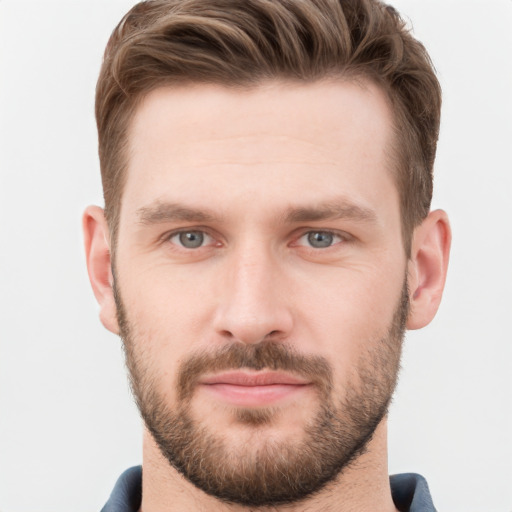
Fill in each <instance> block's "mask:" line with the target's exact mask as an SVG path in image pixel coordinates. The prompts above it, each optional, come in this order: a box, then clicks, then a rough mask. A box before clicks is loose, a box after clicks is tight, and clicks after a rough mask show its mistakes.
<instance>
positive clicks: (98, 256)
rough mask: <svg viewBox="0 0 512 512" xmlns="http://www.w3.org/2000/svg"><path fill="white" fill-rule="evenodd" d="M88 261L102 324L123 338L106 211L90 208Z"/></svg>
mask: <svg viewBox="0 0 512 512" xmlns="http://www.w3.org/2000/svg"><path fill="white" fill-rule="evenodd" d="M83 230H84V243H85V257H86V261H87V271H88V273H89V280H90V282H91V285H92V289H93V291H94V296H95V297H96V300H97V301H98V304H99V305H100V320H101V323H102V324H103V325H104V326H105V327H106V328H107V329H108V330H109V331H111V332H113V333H114V334H119V326H118V324H117V309H116V303H115V300H114V292H113V288H112V285H113V282H114V279H113V276H112V267H111V259H110V242H109V240H110V236H109V230H108V226H107V221H106V219H105V215H104V212H103V210H102V209H101V208H100V207H99V206H89V207H88V208H87V209H86V210H85V212H84V216H83Z"/></svg>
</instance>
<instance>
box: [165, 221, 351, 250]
mask: <svg viewBox="0 0 512 512" xmlns="http://www.w3.org/2000/svg"><path fill="white" fill-rule="evenodd" d="M187 233H188V234H192V233H196V234H200V235H202V236H203V237H204V238H210V239H211V240H212V241H214V240H215V237H214V236H212V235H211V234H210V233H209V232H208V231H207V230H205V229H204V228H200V227H199V228H193V229H181V230H178V231H173V232H172V233H168V234H166V235H165V236H164V237H163V239H164V241H167V242H170V243H171V244H172V245H175V246H177V247H179V248H180V249H184V250H191V251H193V250H196V249H201V248H204V247H207V246H208V245H210V244H207V245H204V244H203V242H204V240H202V241H201V245H198V246H197V247H185V246H184V245H183V243H180V242H178V241H176V242H173V241H172V240H173V238H176V237H180V236H181V235H186V234H187ZM311 235H324V236H325V235H327V236H328V237H332V239H333V240H334V241H331V243H330V244H329V245H326V246H324V247H313V246H312V245H310V244H308V243H304V244H301V243H299V242H300V240H302V239H304V238H306V237H309V236H311ZM350 239H351V237H350V235H348V234H347V233H344V232H339V231H335V230H329V229H309V230H307V231H301V234H300V236H298V237H297V238H294V241H293V242H292V244H291V246H292V247H296V246H299V247H304V248H306V249H309V250H313V251H316V250H318V251H325V250H328V249H330V248H331V247H334V246H336V245H338V244H339V243H343V242H348V241H350ZM309 242H310V240H309ZM215 245H217V246H219V247H220V246H221V245H222V243H221V242H217V243H216V244H215Z"/></svg>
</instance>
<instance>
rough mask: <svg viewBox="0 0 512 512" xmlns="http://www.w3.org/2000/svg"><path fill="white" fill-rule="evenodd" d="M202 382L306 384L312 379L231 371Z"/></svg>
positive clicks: (252, 384) (278, 374) (205, 378)
mask: <svg viewBox="0 0 512 512" xmlns="http://www.w3.org/2000/svg"><path fill="white" fill-rule="evenodd" d="M200 383H201V384H231V385H233V386H271V385H277V384H282V385H295V386H297V385H306V384H310V383H311V381H309V380H306V379H304V378H300V377H296V376H294V375H290V374H288V373H281V372H272V371H265V372H256V373H254V372H246V371H240V370H237V371H230V372H224V373H219V374H216V375H212V376H206V377H204V378H203V379H201V380H200Z"/></svg>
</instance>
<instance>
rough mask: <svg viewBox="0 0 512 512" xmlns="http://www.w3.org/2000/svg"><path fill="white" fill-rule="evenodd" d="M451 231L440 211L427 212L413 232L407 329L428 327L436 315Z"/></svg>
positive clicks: (441, 291) (444, 213)
mask: <svg viewBox="0 0 512 512" xmlns="http://www.w3.org/2000/svg"><path fill="white" fill-rule="evenodd" d="M451 238H452V237H451V230H450V224H449V222H448V216H447V215H446V212H444V211H443V210H435V211H433V212H430V213H429V215H428V216H427V218H426V219H425V220H424V221H423V222H422V223H421V224H420V225H419V226H418V227H417V228H416V229H415V230H414V233H413V239H412V246H411V258H410V260H409V266H408V284H409V293H410V297H409V299H410V306H411V309H410V312H409V317H408V319H407V328H408V329H420V328H421V327H425V326H426V325H428V324H429V323H430V322H431V321H432V319H433V318H434V316H435V315H436V313H437V309H438V308H439V304H440V302H441V297H442V295H443V289H444V283H445V281H446V271H447V269H448V259H449V255H450V245H451Z"/></svg>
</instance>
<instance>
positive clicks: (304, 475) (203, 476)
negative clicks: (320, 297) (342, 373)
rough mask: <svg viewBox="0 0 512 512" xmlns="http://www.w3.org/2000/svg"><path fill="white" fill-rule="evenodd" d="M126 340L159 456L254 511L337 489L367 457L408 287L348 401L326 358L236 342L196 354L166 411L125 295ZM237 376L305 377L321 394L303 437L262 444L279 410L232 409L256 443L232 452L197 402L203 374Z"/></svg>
mask: <svg viewBox="0 0 512 512" xmlns="http://www.w3.org/2000/svg"><path fill="white" fill-rule="evenodd" d="M114 292H115V297H116V304H117V314H118V322H119V328H120V334H121V337H122V339H123V342H124V349H125V355H126V365H127V368H128V370H129V375H130V383H131V388H132V392H133V395H134V397H135V400H136V403H137V406H138V408H139V410H140V413H141V416H142V418H143V420H144V422H145V425H146V428H147V429H148V431H149V432H150V433H151V435H152V436H153V438H154V440H155V441H156V443H157V445H158V447H159V449H160V451H161V453H162V455H163V456H164V457H165V459H166V460H167V461H168V462H169V463H170V464H171V466H172V467H174V468H175V469H176V470H177V471H178V472H179V473H181V474H182V475H183V476H184V477H185V478H186V479H187V480H188V481H189V482H191V483H192V484H193V485H195V486H196V487H197V488H199V489H201V490H202V491H204V492H205V493H207V494H209V495H211V496H214V497H215V498H217V499H219V500H221V501H223V502H226V503H235V504H240V505H244V506H247V507H262V506H273V505H279V504H290V503H297V502H299V501H301V500H304V499H306V498H308V497H311V496H313V495H314V494H316V493H318V492H319V491H321V490H322V489H324V488H325V486H326V485H327V484H329V483H330V482H333V481H334V480H335V479H336V478H337V477H338V476H339V475H340V474H341V473H342V472H343V470H344V469H346V468H347V467H349V466H350V465H351V464H352V463H354V462H355V461H356V460H357V459H358V457H359V456H360V455H362V454H363V453H364V452H365V450H366V447H367V445H368V443H369V442H370V440H371V438H372V436H373V434H374V432H375V429H376V428H377V426H378V425H379V424H380V422H381V421H382V419H383V417H384V416H385V415H386V414H387V411H388V407H389V404H390V401H391V398H392V395H393V392H394V389H395V387H396V382H397V377H398V372H399V367H400V356H401V348H402V341H403V336H404V332H405V323H406V319H407V315H408V311H409V294H408V289H407V281H404V285H403V288H402V295H401V298H400V301H399V303H398V304H397V306H396V308H395V312H394V315H393V319H392V321H391V323H390V325H389V328H388V330H387V333H386V334H385V336H383V337H382V338H381V339H379V340H360V342H361V344H364V346H365V347H367V348H366V349H365V351H364V352H363V353H362V354H361V356H360V357H359V359H358V361H357V362H356V364H355V367H354V372H353V375H351V379H350V380H349V381H348V384H347V385H346V387H345V390H344V393H343V396H339V395H340V393H336V392H335V391H334V387H333V370H332V367H331V365H330V363H329V362H328V360H326V359H325V358H323V357H318V356H311V355H302V354H299V353H297V352H296V351H295V350H294V349H293V347H291V346H290V345H287V344H285V343H283V342H278V341H275V340H272V339H265V340H264V341H262V342H260V343H258V344H243V343H231V344H229V345H226V346H224V347H222V348H221V349H220V350H217V351H214V352H203V353H200V354H192V355H190V356H189V358H188V359H186V360H185V361H183V362H182V363H181V364H180V366H179V369H178V373H177V376H176V381H175V382H176V391H177V403H176V404H169V403H168V400H166V397H165V395H164V394H163V393H161V392H160V387H159V382H158V379H157V378H156V377H155V373H154V372H152V371H151V370H150V367H151V366H150V364H148V361H146V360H145V359H144V357H143V349H142V346H143V344H145V343H150V342H151V340H144V339H141V337H140V336H138V334H137V333H136V332H135V331H136V329H135V328H134V327H135V326H134V325H132V324H131V323H130V321H129V319H128V316H127V312H126V309H125V307H124V305H123V302H122V300H121V297H120V295H119V292H118V290H116V289H115V286H114ZM236 369H250V370H256V371H259V370H263V369H266V370H272V371H285V372H291V373H293V374H294V375H298V376H300V377H304V378H306V379H307V380H308V381H310V382H311V383H312V384H313V385H314V389H315V390H316V392H317V403H318V407H317V409H316V410H315V411H314V414H312V416H311V418H310V419H309V421H308V422H307V423H306V424H305V426H304V432H303V435H302V438H301V439H300V440H286V439H285V440H281V441H279V440H277V439H276V438H271V436H268V439H265V438H264V432H263V429H264V428H265V427H266V426H271V425H272V424H273V423H275V422H276V417H277V416H278V415H279V410H278V409H275V408H272V407H265V408H259V409H252V408H241V407H235V408H233V409H232V410H231V411H230V412H231V414H232V417H233V419H234V420H235V421H236V422H237V423H238V424H239V425H240V427H241V428H245V429H247V428H252V429H253V432H252V433H253V435H254V442H252V441H253V438H251V442H247V443H245V444H244V445H243V446H238V447H234V445H233V442H232V441H231V442H230V440H229V438H227V437H226V436H224V437H223V436H222V435H221V434H218V433H215V432H214V431H213V429H211V428H210V424H209V421H208V417H207V416H205V417H204V418H203V419H198V418H196V417H195V416H194V414H193V411H192V400H193V397H194V392H195V390H196V389H197V386H198V381H199V379H200V378H201V377H202V376H204V375H205V374H206V373H216V372H220V371H229V370H236Z"/></svg>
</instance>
